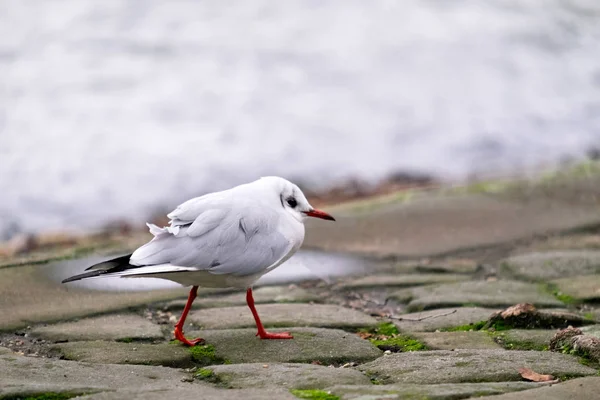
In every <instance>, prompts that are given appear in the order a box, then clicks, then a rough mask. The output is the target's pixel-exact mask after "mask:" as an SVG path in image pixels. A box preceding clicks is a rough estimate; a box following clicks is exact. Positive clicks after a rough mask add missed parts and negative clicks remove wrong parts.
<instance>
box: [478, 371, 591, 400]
mask: <svg viewBox="0 0 600 400" xmlns="http://www.w3.org/2000/svg"><path fill="white" fill-rule="evenodd" d="M598 393H600V377H597V376H595V377H588V378H579V379H572V380H570V381H567V382H563V383H559V384H557V385H552V386H544V387H540V388H537V389H533V390H528V391H526V392H521V393H507V394H502V395H500V396H493V397H487V396H486V397H480V399H481V400H483V399H485V400H538V399H544V400H567V399H573V400H575V399H582V400H583V399H597V398H598Z"/></svg>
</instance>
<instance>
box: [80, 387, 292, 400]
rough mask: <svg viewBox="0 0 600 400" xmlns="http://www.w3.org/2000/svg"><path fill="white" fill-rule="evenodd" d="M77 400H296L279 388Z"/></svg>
mask: <svg viewBox="0 0 600 400" xmlns="http://www.w3.org/2000/svg"><path fill="white" fill-rule="evenodd" d="M77 399H78V400H123V399H127V400H165V399H177V400H223V399H227V400H265V399H277V400H280V399H281V400H298V398H297V397H296V396H294V395H293V394H291V393H290V392H289V391H288V390H285V389H279V388H264V389H216V388H211V387H209V388H198V389H196V388H178V389H157V390H143V391H139V390H135V389H130V390H117V391H114V392H102V393H97V394H92V395H88V396H83V397H77Z"/></svg>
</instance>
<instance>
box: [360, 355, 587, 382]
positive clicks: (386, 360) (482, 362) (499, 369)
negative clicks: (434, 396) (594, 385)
mask: <svg viewBox="0 0 600 400" xmlns="http://www.w3.org/2000/svg"><path fill="white" fill-rule="evenodd" d="M522 367H525V368H530V369H532V370H534V371H535V372H538V373H540V374H551V375H554V376H556V377H563V376H568V377H574V376H575V377H576V376H587V375H595V374H597V371H596V370H595V369H594V368H590V367H587V366H585V365H582V364H580V363H579V360H578V358H577V357H574V356H570V355H566V354H560V353H553V352H548V351H518V350H514V351H508V350H455V351H446V350H436V351H419V352H411V353H401V354H400V353H396V354H391V355H388V356H385V357H381V358H379V359H377V360H375V361H372V362H370V363H367V364H363V365H360V366H359V367H358V368H359V369H360V370H361V371H364V372H365V373H366V374H367V375H368V376H370V377H375V378H376V379H378V380H379V381H381V382H382V383H386V384H387V383H419V384H438V383H461V382H507V381H520V380H521V379H522V378H521V376H520V375H519V372H518V369H519V368H522Z"/></svg>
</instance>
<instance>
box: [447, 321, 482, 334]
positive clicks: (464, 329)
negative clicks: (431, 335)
mask: <svg viewBox="0 0 600 400" xmlns="http://www.w3.org/2000/svg"><path fill="white" fill-rule="evenodd" d="M486 322H487V321H479V322H474V323H472V324H467V325H459V326H453V327H451V328H445V329H442V331H444V332H469V331H479V330H481V329H482V328H483V327H484V326H485V324H486Z"/></svg>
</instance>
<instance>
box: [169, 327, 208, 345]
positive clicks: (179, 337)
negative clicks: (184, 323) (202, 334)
mask: <svg viewBox="0 0 600 400" xmlns="http://www.w3.org/2000/svg"><path fill="white" fill-rule="evenodd" d="M173 334H174V335H175V339H177V340H179V341H180V342H181V343H183V344H185V345H186V346H190V347H193V346H197V345H199V344H204V339H202V338H196V339H191V340H190V339H186V338H185V336H183V331H182V330H180V329H178V328H175V330H174V331H173Z"/></svg>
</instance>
